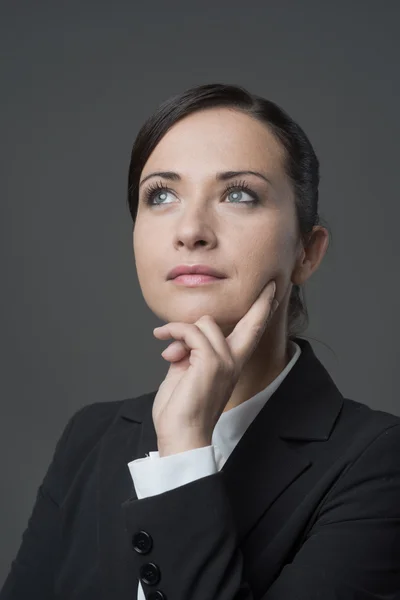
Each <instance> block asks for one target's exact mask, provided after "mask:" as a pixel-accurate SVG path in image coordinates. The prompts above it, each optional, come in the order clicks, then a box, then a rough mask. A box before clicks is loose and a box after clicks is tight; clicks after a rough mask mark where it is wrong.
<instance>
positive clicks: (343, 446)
mask: <svg viewBox="0 0 400 600" xmlns="http://www.w3.org/2000/svg"><path fill="white" fill-rule="evenodd" d="M295 341H296V343H298V344H299V345H300V346H301V349H302V354H301V356H300V358H299V360H298V361H297V363H296V364H295V365H294V367H293V369H292V370H291V371H290V373H289V374H288V376H287V377H286V378H285V380H284V381H283V382H282V384H281V385H280V387H279V388H278V389H277V390H276V392H275V393H274V394H273V395H272V396H271V398H270V399H269V400H268V402H267V403H266V404H265V406H264V407H263V408H262V410H261V411H260V413H259V414H258V415H257V417H256V418H255V420H254V421H253V422H252V423H251V424H250V426H249V427H248V429H247V430H246V432H245V434H244V435H243V437H242V438H241V440H240V442H239V443H238V444H237V446H236V447H235V449H234V451H233V452H232V454H231V455H230V456H229V458H228V460H227V462H226V463H225V465H224V466H223V468H222V470H221V471H219V472H218V473H215V474H212V475H210V476H207V477H202V478H200V479H198V480H196V481H193V482H190V483H189V484H187V485H183V486H180V487H178V488H175V489H173V490H170V491H168V492H166V493H162V494H158V495H156V496H151V497H148V498H142V499H140V500H139V499H138V498H137V496H136V494H135V489H134V485H133V482H132V479H131V476H130V473H129V469H128V467H127V463H128V462H130V461H131V460H133V459H135V458H140V457H144V456H145V454H146V453H148V452H150V451H156V450H157V437H156V433H155V429H154V426H153V421H152V402H153V400H154V397H155V394H156V392H151V393H148V394H144V395H142V396H140V397H136V398H129V399H126V400H119V401H111V402H97V403H93V404H89V405H87V406H84V407H83V408H82V409H80V410H79V411H78V412H76V413H75V414H74V415H73V417H72V418H71V419H70V421H69V422H68V424H67V426H66V428H65V430H64V432H63V434H62V436H61V438H60V440H59V441H58V443H57V446H56V450H55V453H54V456H53V460H52V462H51V464H50V466H49V468H48V471H47V473H46V475H45V477H44V480H43V482H42V484H41V485H40V487H39V489H38V494H37V499H36V502H35V505H34V508H33V512H32V515H31V517H30V519H29V522H28V526H27V528H26V530H25V532H24V534H23V538H22V543H21V546H20V549H19V551H18V554H17V556H16V558H15V560H14V561H13V563H12V566H11V570H10V573H9V575H8V578H7V580H6V582H5V584H4V587H3V589H2V591H1V593H0V600H28V598H29V600H31V599H33V600H55V599H57V600H67V599H68V600H100V599H107V600H108V599H109V600H136V597H137V596H136V594H137V588H138V581H139V579H140V581H141V583H142V586H143V589H144V592H145V595H146V598H147V599H148V600H163V599H166V600H255V599H260V600H317V599H323V600H350V599H351V600H372V599H382V600H383V599H385V600H389V599H394V598H398V597H400V594H399V593H400V418H399V417H396V416H394V415H391V414H389V413H386V412H383V411H378V410H372V409H371V408H369V407H368V406H366V405H364V404H361V403H358V402H355V401H353V400H350V399H347V398H344V397H343V396H342V394H341V393H340V391H339V390H338V388H337V387H336V385H335V383H334V382H333V380H332V379H331V377H330V376H329V374H328V372H327V371H326V369H325V368H324V366H323V365H322V363H321V362H320V361H319V360H318V358H317V357H316V355H315V354H314V352H313V350H312V347H311V345H310V344H309V342H308V341H306V340H303V339H301V338H296V339H295ZM398 594H399V595H398Z"/></svg>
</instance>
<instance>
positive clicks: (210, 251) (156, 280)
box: [133, 108, 299, 335]
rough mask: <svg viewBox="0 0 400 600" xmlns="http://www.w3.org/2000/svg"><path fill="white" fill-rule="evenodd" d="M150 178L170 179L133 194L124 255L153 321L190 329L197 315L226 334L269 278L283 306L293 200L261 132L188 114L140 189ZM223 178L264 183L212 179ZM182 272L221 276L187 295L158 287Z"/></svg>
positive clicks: (206, 114)
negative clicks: (128, 250)
mask: <svg viewBox="0 0 400 600" xmlns="http://www.w3.org/2000/svg"><path fill="white" fill-rule="evenodd" d="M157 171H164V172H165V171H172V172H174V173H177V174H178V175H179V180H175V181H172V180H170V179H167V178H164V177H160V176H154V177H151V178H149V179H148V180H146V182H144V183H143V184H142V185H141V186H140V188H139V204H138V212H137V219H136V223H135V226H134V230H133V249H134V256H135V263H136V269H137V274H138V280H139V283H140V286H141V289H142V293H143V297H144V299H145V301H146V303H147V305H148V306H149V308H150V309H151V310H152V311H153V312H154V313H155V314H156V315H157V316H158V317H159V318H160V319H162V320H163V321H165V322H170V321H181V322H186V323H194V322H195V321H197V319H199V318H200V317H201V316H202V315H205V314H207V315H211V316H212V317H213V318H214V319H215V321H216V322H217V323H218V325H219V326H220V327H221V329H222V331H223V332H224V333H225V335H227V334H228V333H229V332H230V331H231V330H232V329H233V327H234V326H235V325H236V323H237V322H238V321H239V320H240V319H241V317H243V315H244V314H245V313H246V312H247V310H248V309H249V308H250V306H251V304H252V303H253V302H254V301H255V299H256V298H257V296H258V294H259V293H260V291H261V289H262V288H263V287H264V286H265V285H267V283H268V282H269V281H271V280H272V279H274V280H275V281H276V284H277V293H276V297H277V298H278V300H279V301H280V302H281V304H282V300H284V299H285V298H289V296H290V290H291V287H292V285H291V275H292V271H293V269H294V266H295V262H296V258H297V256H298V250H299V233H298V226H297V219H296V213H295V203H294V194H293V191H292V188H291V185H290V182H289V180H288V177H287V175H286V174H285V172H284V168H283V149H282V147H281V146H280V143H279V142H278V140H276V138H275V137H274V136H273V134H272V133H271V132H270V130H269V129H268V128H267V127H266V126H265V125H264V124H262V123H260V122H259V121H256V120H255V119H253V118H252V117H250V116H248V115H245V114H243V113H241V112H239V111H236V110H233V109H227V108H218V109H216V108H213V109H207V110H203V111H200V112H196V113H194V114H191V115H189V116H187V117H185V118H184V119H182V120H181V121H179V122H178V123H176V124H175V125H174V126H173V127H172V128H171V129H170V130H169V131H168V132H167V133H166V135H165V136H164V137H163V138H162V139H161V141H160V142H159V143H158V145H157V146H156V148H155V149H154V151H153V152H152V154H151V155H150V157H149V159H148V160H147V162H146V164H145V165H144V168H143V170H142V173H141V176H140V182H142V181H143V180H144V178H145V177H147V176H148V175H150V174H151V173H154V172H157ZM226 171H253V172H258V173H260V175H262V176H263V177H265V179H264V178H263V177H259V176H257V175H254V174H243V175H242V174H241V175H237V176H234V177H232V178H230V179H227V180H225V181H223V180H219V179H218V178H217V174H219V173H223V172H226ZM242 184H244V185H245V186H246V187H247V189H241V187H240V186H241V185H242ZM161 186H162V187H163V188H164V189H160V187H161ZM228 187H230V189H227V188H228ZM152 188H153V190H152ZM154 188H155V189H154ZM149 194H150V196H149ZM148 201H149V202H150V203H151V204H149V203H147V202H148ZM182 264H185V265H188V264H189V265H193V264H203V265H208V266H211V267H213V268H215V269H218V270H219V271H220V272H222V273H223V274H224V276H225V278H223V279H218V280H216V281H214V282H212V283H207V284H203V285H197V286H195V287H189V286H186V285H179V284H178V283H176V282H174V280H168V279H167V275H168V272H169V271H170V270H171V269H172V268H173V267H176V266H178V265H182Z"/></svg>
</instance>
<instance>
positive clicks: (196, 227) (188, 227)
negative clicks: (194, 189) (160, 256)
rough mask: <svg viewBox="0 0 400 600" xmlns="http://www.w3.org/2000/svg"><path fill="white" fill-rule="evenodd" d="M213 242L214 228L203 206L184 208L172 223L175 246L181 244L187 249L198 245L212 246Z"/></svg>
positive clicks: (214, 242)
mask: <svg viewBox="0 0 400 600" xmlns="http://www.w3.org/2000/svg"><path fill="white" fill-rule="evenodd" d="M215 244H216V234H215V228H214V226H213V224H212V222H211V218H210V215H209V214H208V213H207V211H206V210H205V209H204V207H197V208H191V209H187V210H185V213H184V214H182V215H181V216H180V218H179V219H178V220H177V221H176V223H175V224H174V245H175V246H176V247H177V248H179V247H182V246H185V247H186V248H188V249H192V248H196V247H198V246H201V247H204V246H205V247H207V246H208V247H210V248H212V247H213V246H215Z"/></svg>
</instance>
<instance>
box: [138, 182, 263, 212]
mask: <svg viewBox="0 0 400 600" xmlns="http://www.w3.org/2000/svg"><path fill="white" fill-rule="evenodd" d="M243 192H246V194H247V195H248V196H250V198H251V199H250V200H242V199H241V198H242V197H243ZM169 193H172V191H171V190H170V189H169V188H168V187H167V186H165V185H164V184H163V183H161V182H160V181H157V182H156V183H153V184H150V185H149V186H148V187H147V189H146V190H145V192H144V196H145V202H146V204H148V205H150V206H162V205H164V204H170V202H164V200H165V199H166V197H167V195H168V194H169ZM225 195H226V196H228V197H229V196H231V198H232V195H234V196H236V197H234V198H233V201H232V202H228V204H247V205H255V204H258V203H259V198H258V195H257V194H256V192H254V191H253V190H252V189H251V188H250V187H249V185H248V184H247V183H246V182H245V181H242V182H234V183H231V184H230V185H228V186H226V188H225V189H224V191H223V196H225ZM157 196H158V197H159V199H160V200H161V201H160V202H155V200H156V198H157ZM161 196H163V198H161Z"/></svg>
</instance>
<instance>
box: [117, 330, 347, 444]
mask: <svg viewBox="0 0 400 600" xmlns="http://www.w3.org/2000/svg"><path fill="white" fill-rule="evenodd" d="M294 341H295V342H296V343H297V344H298V345H299V346H300V348H301V355H300V357H299V359H298V360H297V362H296V363H295V365H294V366H293V368H292V369H291V370H290V372H289V373H288V374H287V376H286V377H285V379H284V380H283V381H282V383H281V384H280V386H279V388H278V389H277V390H276V391H275V392H274V393H273V394H272V396H271V397H270V398H269V400H268V401H267V403H266V404H265V406H264V407H263V408H262V409H261V411H260V413H259V414H258V415H257V417H256V419H255V421H257V420H259V421H262V422H264V421H265V420H269V419H271V417H272V416H273V418H274V429H275V431H278V434H279V437H281V438H282V439H288V440H303V441H325V440H328V439H329V436H330V434H331V432H332V429H333V427H334V425H335V421H336V418H337V416H338V415H339V413H340V410H341V408H342V404H343V396H342V394H341V393H340V391H339V389H338V388H337V386H336V384H335V383H334V381H333V380H332V378H331V376H330V375H329V373H328V371H327V370H326V369H325V367H324V366H323V364H322V363H321V362H320V360H319V359H318V358H317V356H316V355H315V353H314V350H313V348H312V346H311V344H310V342H308V341H307V340H305V339H302V338H294ZM156 393H157V390H156V391H153V392H148V393H146V394H143V395H142V396H139V397H136V398H128V399H127V400H125V401H124V402H123V404H122V407H121V409H120V413H119V414H120V416H121V418H123V419H128V420H130V421H134V422H136V423H143V422H146V423H147V425H148V427H149V428H150V430H151V429H153V430H154V426H153V427H152V426H151V425H152V416H151V415H152V406H153V402H154V398H155V396H156ZM263 425H264V423H263ZM251 426H252V424H251V425H250V427H251ZM153 434H154V435H151V431H149V436H150V437H149V438H148V441H149V442H153V443H152V444H151V448H149V451H150V450H151V451H154V450H157V436H156V432H155V430H154V431H153Z"/></svg>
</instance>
